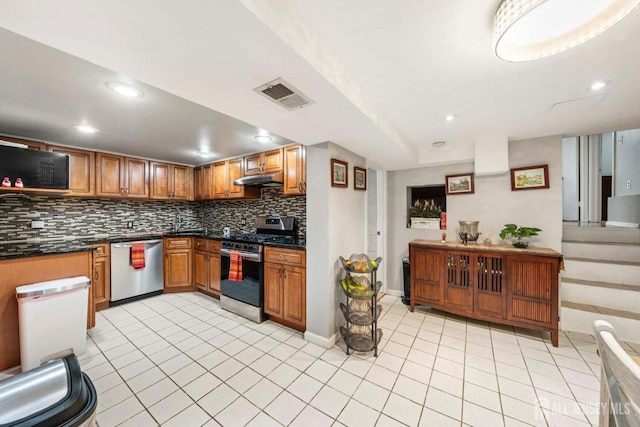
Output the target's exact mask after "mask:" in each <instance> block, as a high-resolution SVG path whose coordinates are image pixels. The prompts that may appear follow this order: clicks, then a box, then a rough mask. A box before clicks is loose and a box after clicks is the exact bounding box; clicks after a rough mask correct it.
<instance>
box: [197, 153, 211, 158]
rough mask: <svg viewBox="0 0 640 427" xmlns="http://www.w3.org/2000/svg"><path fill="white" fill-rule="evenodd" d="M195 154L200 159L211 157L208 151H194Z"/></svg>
mask: <svg viewBox="0 0 640 427" xmlns="http://www.w3.org/2000/svg"><path fill="white" fill-rule="evenodd" d="M196 154H198V156H200V157H204V158H205V159H208V158H209V157H211V153H210V152H209V151H196Z"/></svg>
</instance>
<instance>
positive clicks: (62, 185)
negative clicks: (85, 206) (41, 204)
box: [0, 145, 69, 190]
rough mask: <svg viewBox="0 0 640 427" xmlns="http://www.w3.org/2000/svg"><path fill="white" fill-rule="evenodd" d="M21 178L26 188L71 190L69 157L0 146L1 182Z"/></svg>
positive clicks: (12, 181) (14, 181) (12, 184)
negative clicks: (5, 179) (6, 179)
mask: <svg viewBox="0 0 640 427" xmlns="http://www.w3.org/2000/svg"><path fill="white" fill-rule="evenodd" d="M5 177H7V178H9V181H11V186H12V187H15V185H16V179H17V178H20V179H21V180H22V183H23V185H24V187H26V188H52V189H59V190H68V189H69V156H68V155H67V154H62V153H52V152H49V151H38V150H29V149H26V148H18V147H10V146H4V145H0V182H1V181H2V180H3V179H4V178H5Z"/></svg>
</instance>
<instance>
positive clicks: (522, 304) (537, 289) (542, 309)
mask: <svg viewBox="0 0 640 427" xmlns="http://www.w3.org/2000/svg"><path fill="white" fill-rule="evenodd" d="M507 278H508V283H509V293H510V294H509V295H507V318H508V319H511V320H518V321H522V322H527V323H534V324H541V325H546V326H548V325H554V324H556V322H557V318H558V260H557V259H556V258H542V257H533V256H526V255H522V256H508V257H507Z"/></svg>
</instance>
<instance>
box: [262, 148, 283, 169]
mask: <svg viewBox="0 0 640 427" xmlns="http://www.w3.org/2000/svg"><path fill="white" fill-rule="evenodd" d="M262 156H263V160H262V170H263V171H264V173H276V172H282V170H283V169H284V158H283V157H282V148H278V149H276V150H270V151H265V152H264V153H262Z"/></svg>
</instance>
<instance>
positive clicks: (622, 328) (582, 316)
mask: <svg viewBox="0 0 640 427" xmlns="http://www.w3.org/2000/svg"><path fill="white" fill-rule="evenodd" d="M603 312H606V313H603ZM619 314H621V315H619ZM596 320H606V321H607V322H609V323H611V325H613V327H614V328H615V330H616V334H617V335H618V338H619V339H620V340H622V341H628V342H633V343H638V342H640V336H639V335H638V330H639V329H640V314H637V313H629V312H625V311H623V310H611V309H607V308H604V307H597V306H591V305H586V304H576V303H571V302H569V301H563V303H562V305H561V307H560V328H561V329H562V330H563V331H567V332H568V331H571V332H581V333H584V334H589V335H593V322H595V321H596Z"/></svg>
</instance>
